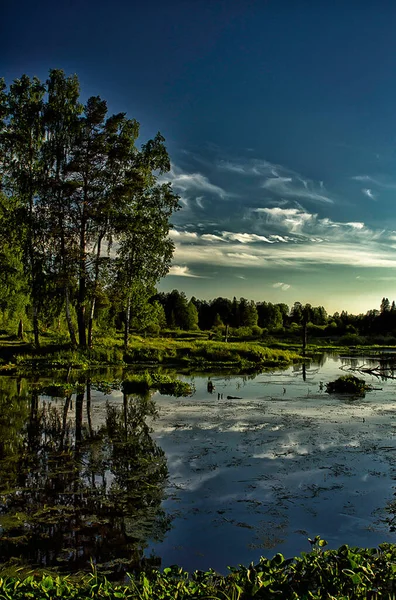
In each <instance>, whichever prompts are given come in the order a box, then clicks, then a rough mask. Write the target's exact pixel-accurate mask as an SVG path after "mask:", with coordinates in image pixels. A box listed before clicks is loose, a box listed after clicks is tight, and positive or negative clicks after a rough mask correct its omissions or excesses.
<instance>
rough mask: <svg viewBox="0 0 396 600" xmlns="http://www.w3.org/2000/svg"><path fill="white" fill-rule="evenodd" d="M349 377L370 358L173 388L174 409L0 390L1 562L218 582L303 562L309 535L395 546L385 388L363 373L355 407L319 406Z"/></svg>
mask: <svg viewBox="0 0 396 600" xmlns="http://www.w3.org/2000/svg"><path fill="white" fill-rule="evenodd" d="M363 363H365V364H366V366H367V364H371V365H376V364H378V359H374V360H372V361H370V360H369V359H364V358H359V359H355V358H341V359H340V358H339V357H338V356H331V355H323V356H321V357H319V358H318V359H317V360H312V361H311V362H310V363H309V364H308V365H307V366H306V367H303V366H302V365H295V366H293V367H290V368H288V369H286V370H282V371H273V372H270V373H268V372H267V373H261V374H255V375H249V376H233V375H213V374H212V375H211V376H210V377H209V376H207V375H205V376H204V375H199V376H198V375H196V376H185V375H182V376H181V378H182V379H184V380H187V381H190V382H191V383H192V384H193V385H194V386H195V392H194V394H193V396H191V397H187V398H173V397H170V396H163V395H161V394H159V393H154V394H152V395H150V396H146V397H140V398H139V397H137V396H126V395H125V394H123V393H122V392H121V391H119V390H113V391H111V392H110V393H104V391H106V392H109V390H106V389H105V390H104V391H103V389H104V388H103V386H99V388H100V389H96V388H97V387H98V386H96V387H95V385H94V384H93V383H92V385H90V384H89V383H88V388H86V386H85V385H81V389H80V390H79V393H77V394H73V395H69V397H66V398H51V397H50V396H45V395H42V394H40V393H39V391H38V390H39V389H40V388H39V385H38V384H39V381H38V380H36V381H35V382H33V383H32V381H29V382H27V381H26V380H15V379H13V378H11V377H7V378H5V377H2V378H1V381H0V389H1V394H2V396H1V398H0V403H1V405H2V411H1V416H0V434H1V436H0V467H1V470H0V495H1V499H2V506H1V508H0V531H1V538H0V560H2V561H5V560H7V559H8V558H10V557H11V556H13V557H17V558H18V560H22V561H24V562H27V563H29V564H35V565H47V566H54V565H55V566H57V567H59V568H61V569H63V570H77V569H81V568H86V567H87V565H89V560H90V558H91V557H93V559H94V561H95V562H96V563H97V564H98V565H99V566H100V567H101V568H102V569H104V570H105V571H106V572H108V573H109V574H114V573H115V574H116V575H117V574H120V573H122V572H124V571H125V570H138V569H141V568H147V566H149V565H155V566H162V567H164V566H168V565H170V564H175V563H177V564H179V565H181V566H183V567H184V568H185V569H188V570H195V569H203V570H206V569H208V568H210V567H212V568H214V569H216V570H218V571H220V572H226V567H227V565H237V564H239V563H243V564H248V563H250V562H251V561H257V560H258V559H259V557H260V556H261V555H264V556H272V555H274V554H275V553H276V552H282V553H283V554H284V555H285V556H292V555H296V554H299V553H300V552H301V551H309V549H310V545H309V543H308V541H307V538H308V537H314V536H315V535H320V536H321V537H322V538H325V539H326V540H327V542H328V544H329V547H338V546H340V545H341V544H344V543H348V544H350V545H359V546H375V545H377V544H379V543H381V542H384V541H390V542H393V541H394V539H395V536H394V533H393V529H394V526H393V518H394V513H393V512H392V510H391V508H390V506H389V504H390V503H391V502H393V501H394V478H395V467H394V465H395V461H394V456H395V452H396V440H395V420H394V419H395V415H396V412H395V409H396V381H395V380H392V379H386V380H379V379H377V378H376V377H374V376H370V375H367V374H366V375H365V376H364V378H365V379H366V381H367V383H369V384H371V385H372V386H373V387H375V388H376V389H374V390H373V391H370V392H367V393H366V396H365V397H364V398H359V399H351V398H350V397H345V396H344V397H340V396H337V395H333V394H332V395H329V394H327V393H326V391H325V383H326V382H328V381H331V380H334V379H336V378H337V377H338V376H340V375H341V374H343V373H342V370H341V368H342V369H344V370H347V369H349V368H350V367H351V366H352V367H356V366H358V365H362V364H363ZM117 377H119V374H117ZM107 379H109V374H107ZM92 380H93V378H92ZM209 381H210V382H212V385H213V386H214V388H213V390H212V391H209V388H210V386H208V382H209ZM35 389H36V391H35ZM100 390H102V391H100ZM227 397H228V398H227Z"/></svg>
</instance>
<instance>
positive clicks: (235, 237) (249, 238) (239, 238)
mask: <svg viewBox="0 0 396 600" xmlns="http://www.w3.org/2000/svg"><path fill="white" fill-rule="evenodd" d="M222 236H223V238H225V239H228V240H231V241H235V242H240V243H241V244H250V243H252V242H265V243H266V244H273V243H274V240H270V239H268V238H267V237H265V236H264V235H256V234H255V233H232V232H231V231H223V232H222Z"/></svg>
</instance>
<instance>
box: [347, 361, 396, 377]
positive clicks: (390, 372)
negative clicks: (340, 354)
mask: <svg viewBox="0 0 396 600" xmlns="http://www.w3.org/2000/svg"><path fill="white" fill-rule="evenodd" d="M340 369H341V370H342V371H354V372H356V371H357V372H358V373H362V374H363V373H364V374H365V375H374V377H377V379H396V375H395V374H394V373H395V369H394V368H393V367H385V366H383V365H381V364H379V365H377V366H376V367H368V366H366V365H365V364H364V363H363V364H362V365H357V366H356V367H345V366H342V367H340Z"/></svg>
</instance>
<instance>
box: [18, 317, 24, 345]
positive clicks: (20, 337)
mask: <svg viewBox="0 0 396 600" xmlns="http://www.w3.org/2000/svg"><path fill="white" fill-rule="evenodd" d="M18 340H21V341H22V340H23V321H22V319H20V320H19V325H18Z"/></svg>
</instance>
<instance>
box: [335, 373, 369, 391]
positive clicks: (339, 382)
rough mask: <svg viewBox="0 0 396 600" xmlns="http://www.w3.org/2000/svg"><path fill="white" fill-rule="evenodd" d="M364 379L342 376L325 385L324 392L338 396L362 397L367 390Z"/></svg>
mask: <svg viewBox="0 0 396 600" xmlns="http://www.w3.org/2000/svg"><path fill="white" fill-rule="evenodd" d="M368 389H369V388H368V386H367V385H366V382H365V381H364V379H359V378H358V377H355V376H354V375H343V376H342V377H339V378H338V379H336V380H335V381H330V382H329V383H327V384H326V391H327V392H328V393H329V394H331V393H338V394H354V395H355V396H364V395H365V393H366V391H367V390H368Z"/></svg>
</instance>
